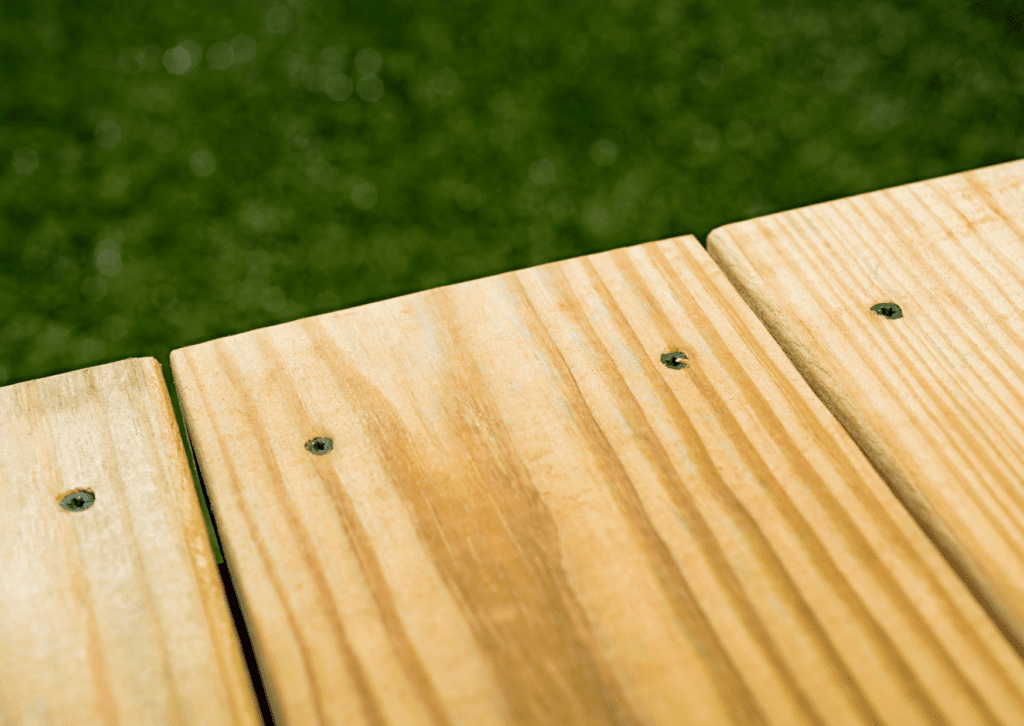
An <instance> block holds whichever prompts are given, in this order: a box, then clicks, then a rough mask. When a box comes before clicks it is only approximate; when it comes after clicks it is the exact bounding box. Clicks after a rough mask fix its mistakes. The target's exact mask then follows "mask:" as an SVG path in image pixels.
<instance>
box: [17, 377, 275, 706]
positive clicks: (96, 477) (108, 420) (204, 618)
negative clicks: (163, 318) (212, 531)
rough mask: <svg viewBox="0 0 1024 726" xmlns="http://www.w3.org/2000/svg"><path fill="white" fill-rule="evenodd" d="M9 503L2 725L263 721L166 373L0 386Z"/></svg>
mask: <svg viewBox="0 0 1024 726" xmlns="http://www.w3.org/2000/svg"><path fill="white" fill-rule="evenodd" d="M79 490H86V491H90V492H92V493H93V494H94V495H95V502H94V503H93V504H92V506H91V507H89V508H88V509H84V510H82V511H77V512H70V511H67V510H65V509H63V508H62V507H61V506H60V502H61V500H62V499H63V498H64V496H65V495H67V494H69V493H71V492H74V491H79ZM0 493H2V505H0V726H61V725H67V726H94V725H99V724H104V725H107V724H110V725H114V724H121V725H122V726H143V725H147V726H148V725H152V726H169V725H172V726H199V725H201V724H207V725H209V726H223V725H224V724H238V725H243V726H255V725H256V724H260V723H261V719H260V716H259V712H258V710H257V708H256V701H255V697H254V695H253V693H252V686H251V684H250V682H249V674H248V672H247V670H246V667H245V662H244V660H243V658H242V653H241V649H240V646H239V642H238V634H237V632H236V631H235V627H234V622H233V621H232V618H231V614H230V612H229V611H228V607H227V601H226V600H225V595H224V590H223V586H222V585H221V581H220V576H219V574H218V571H217V564H216V562H214V559H213V553H212V551H211V549H210V540H209V538H208V536H207V530H206V526H205V523H204V521H203V516H202V513H201V512H200V509H199V503H198V500H197V498H196V492H195V488H194V485H193V480H192V476H191V473H190V471H189V466H188V462H187V461H186V459H185V451H184V449H183V448H182V441H181V436H180V434H179V433H178V426H177V421H176V419H175V416H174V412H173V410H172V408H171V401H170V398H169V397H168V394H167V389H166V387H165V384H164V377H163V373H162V372H161V366H160V364H159V362H157V361H156V360H155V359H153V358H136V359H131V360H126V361H122V362H119V363H111V364H108V365H102V366H96V367H94V368H87V369H84V370H80V371H74V372H72V373H65V374H62V375H59V376H53V377H50V378H43V379H40V380H36V381H29V382H26V383H19V384H17V385H12V386H7V387H5V388H0Z"/></svg>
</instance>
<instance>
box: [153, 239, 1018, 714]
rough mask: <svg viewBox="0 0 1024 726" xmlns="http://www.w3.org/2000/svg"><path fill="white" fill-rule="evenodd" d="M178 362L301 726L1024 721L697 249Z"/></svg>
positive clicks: (486, 285) (945, 579) (834, 436)
mask: <svg viewBox="0 0 1024 726" xmlns="http://www.w3.org/2000/svg"><path fill="white" fill-rule="evenodd" d="M675 351H680V352H683V353H685V354H686V355H687V366H686V367H684V368H678V369H673V368H669V367H667V366H666V365H663V364H662V363H661V360H660V359H661V356H662V355H664V354H666V353H672V352H675ZM171 365H172V371H173V374H174V380H175V385H176V387H177V389H178V393H179V397H180V400H181V404H182V410H183V413H184V417H185V421H186V424H187V427H188V429H189V434H190V440H191V441H192V443H193V445H194V447H195V450H196V456H197V461H198V465H199V468H200V470H201V471H202V474H203V477H204V480H205V482H206V485H207V490H208V493H209V495H210V498H211V503H212V507H213V512H214V516H215V517H216V520H217V524H218V529H219V532H220V535H221V542H222V545H223V547H224V552H225V557H226V559H227V562H228V563H229V566H230V567H231V568H232V574H233V575H234V576H235V578H236V582H237V584H238V586H239V591H240V600H241V602H242V605H243V607H244V608H245V610H246V613H247V617H248V619H249V622H250V624H251V628H252V635H253V641H254V646H255V649H256V653H257V658H258V660H259V662H260V668H261V672H262V674H263V679H264V682H265V683H266V685H267V689H268V695H269V698H270V701H271V705H272V708H273V710H274V713H275V717H276V719H277V721H278V724H279V726H310V725H313V724H392V725H396V726H407V725H412V724H469V725H472V726H483V725H484V724H537V725H541V724H543V725H545V726H547V725H549V724H581V725H582V724H587V725H596V724H630V725H634V724H635V725H639V724H645V725H654V724H666V725H667V724H673V725H676V724H680V723H686V724H688V725H689V724H716V725H718V724H722V725H724V724H736V725H739V724H777V725H778V726H798V725H800V724H826V723H827V724H872V723H877V724H893V725H899V726H910V725H916V724H921V725H922V726H923V725H924V724H936V723H939V724H950V726H953V725H956V726H963V725H965V724H1007V725H1008V726H1009V725H1011V724H1018V723H1021V722H1024V667H1022V663H1021V661H1020V660H1019V658H1018V657H1017V655H1016V654H1015V653H1014V652H1013V650H1012V649H1011V648H1010V646H1009V644H1008V643H1007V642H1006V641H1005V640H1004V639H1003V638H1002V637H1001V636H1000V634H999V632H998V630H997V629H996V627H995V625H994V624H993V623H992V621H991V620H990V619H989V618H988V616H986V614H985V613H984V611H983V610H982V609H981V607H980V606H979V605H978V603H977V602H976V601H975V600H974V599H973V598H972V597H971V595H970V593H969V592H968V591H967V589H966V588H965V587H964V586H963V584H962V583H961V582H960V580H959V579H958V578H957V577H956V575H955V573H954V572H953V571H952V569H951V568H950V567H949V566H948V565H947V563H946V562H945V561H944V560H943V558H942V556H941V555H940V553H939V552H938V551H937V550H936V549H935V547H934V546H933V545H932V544H931V542H929V541H928V539H927V538H926V537H925V535H924V534H923V533H922V532H921V530H920V528H919V527H918V526H917V525H916V524H915V523H914V521H913V519H912V518H911V517H910V516H909V515H908V513H907V512H906V511H905V510H904V508H903V507H902V506H901V505H900V504H899V502H898V501H897V500H896V498H895V497H894V496H893V495H892V493H891V492H890V491H889V489H888V488H887V487H886V485H885V482H883V481H882V479H881V478H880V477H879V476H878V474H877V473H876V472H875V471H874V469H873V468H872V467H871V465H870V464H869V462H868V461H867V459H866V458H865V457H864V455H863V454H862V453H861V451H860V450H859V449H858V448H857V446H856V445H855V444H854V442H853V441H852V440H851V438H850V437H849V435H848V434H847V433H846V432H845V431H844V430H843V428H842V427H841V426H840V425H839V423H838V422H837V421H836V420H835V418H833V417H832V415H831V414H829V412H828V410H827V409H826V408H825V406H824V405H823V404H822V403H821V401H819V400H818V399H817V398H815V396H814V395H813V393H812V391H811V389H810V388H809V387H808V385H807V384H806V382H805V381H804V380H803V379H802V378H801V377H800V375H799V373H798V372H797V370H796V369H795V368H794V367H793V365H792V364H791V363H790V361H789V360H788V359H787V358H786V356H785V354H784V353H783V352H782V350H781V349H780V348H779V347H778V346H777V345H776V344H775V342H774V341H773V340H772V338H771V336H770V335H769V333H768V332H767V330H766V329H765V328H764V326H763V325H762V324H761V323H760V322H759V321H758V320H757V318H756V316H755V315H754V313H753V312H752V311H751V310H750V309H749V308H748V307H747V306H746V305H745V304H744V303H743V301H742V299H741V298H740V296H739V295H738V294H737V292H736V290H735V289H733V288H732V287H731V286H730V284H729V283H728V281H727V280H726V278H725V276H724V275H723V274H722V272H721V271H720V270H719V269H718V268H717V267H716V266H715V264H714V263H713V261H712V260H711V258H710V257H709V256H708V255H707V253H706V252H705V250H704V249H703V248H702V247H701V246H700V244H699V242H698V241H697V240H696V239H695V238H693V237H692V236H687V237H680V238H675V239H670V240H664V241H660V242H652V243H649V244H645V245H638V246H635V247H630V248H624V249H620V250H614V251H611V252H604V253H600V254H595V255H591V256H588V257H584V258H578V259H573V260H567V261H564V262H559V263H552V264H549V265H543V266H540V267H536V268H531V269H527V270H522V271H518V272H510V273H506V274H503V275H498V276H495V277H490V278H486V279H483V280H477V281H473V282H467V283H461V284H457V285H452V286H448V287H444V288H438V289H435V290H429V291H424V292H420V293H416V294H413V295H408V296H405V297H401V298H396V299H393V300H388V301H384V302H379V303H375V304H372V305H366V306H362V307H359V308H355V309H351V310H346V311H340V312H336V313H330V314H327V315H320V316H317V317H314V318H308V319H304V320H299V321H294V322H290V323H285V324H282V325H277V326H273V327H270V328H265V329H262V330H256V331H250V332H247V333H243V334H240V335H235V336H231V337H227V338H222V339H219V340H215V341H210V342H207V343H202V344H199V345H195V346H191V347H188V348H183V349H180V350H176V351H174V352H173V353H172V354H171ZM316 437H326V438H330V439H331V440H332V442H333V448H332V449H331V450H330V451H329V452H327V453H323V454H319V455H318V454H314V453H312V452H311V451H310V450H308V449H307V448H306V446H305V444H306V443H307V442H309V441H311V440H313V439H314V438H316Z"/></svg>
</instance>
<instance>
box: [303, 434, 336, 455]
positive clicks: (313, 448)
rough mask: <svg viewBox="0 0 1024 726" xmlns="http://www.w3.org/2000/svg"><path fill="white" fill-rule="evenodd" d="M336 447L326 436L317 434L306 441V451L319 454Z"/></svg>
mask: <svg viewBox="0 0 1024 726" xmlns="http://www.w3.org/2000/svg"><path fill="white" fill-rule="evenodd" d="M333 448H334V442H333V441H331V440H330V439H328V438H327V437H325V436H317V437H316V438H315V439H310V440H309V441H307V442H306V451H308V452H309V453H311V454H316V455H317V456H323V455H324V454H326V453H327V452H328V451H330V450H331V449H333Z"/></svg>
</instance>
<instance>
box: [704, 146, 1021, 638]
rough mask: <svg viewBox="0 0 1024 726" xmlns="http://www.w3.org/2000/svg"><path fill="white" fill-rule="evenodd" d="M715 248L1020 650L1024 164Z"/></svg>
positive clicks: (735, 231) (721, 235) (779, 223)
mask: <svg viewBox="0 0 1024 726" xmlns="http://www.w3.org/2000/svg"><path fill="white" fill-rule="evenodd" d="M708 251H709V253H710V254H711V256H712V258H714V259H715V260H716V262H717V263H718V264H719V265H720V266H721V268H722V269H723V271H724V272H725V274H726V275H727V276H728V278H729V279H730V280H731V281H732V283H733V284H734V285H735V286H736V288H737V289H738V290H739V292H740V294H741V295H742V296H743V298H744V299H745V300H746V301H747V303H748V304H749V305H750V306H751V308H753V309H754V310H755V311H756V312H757V315H758V316H759V317H760V319H761V320H762V321H763V322H764V324H765V325H766V326H767V328H768V330H769V331H771V334H772V335H773V336H774V337H775V339H776V340H777V341H778V342H779V343H780V344H781V345H782V347H783V349H784V350H785V351H786V352H787V354H788V356H789V357H790V358H791V359H792V361H793V363H794V364H795V365H796V367H797V369H799V371H800V372H801V373H802V374H803V376H804V378H805V379H806V380H807V381H808V383H809V384H810V385H811V388H813V389H814V391H815V392H816V393H817V395H818V396H819V397H820V398H821V400H822V401H824V402H825V404H826V405H827V406H828V408H829V410H831V411H832V413H833V414H834V415H835V416H836V418H837V419H838V420H839V421H840V422H841V423H842V425H843V426H844V428H845V429H846V430H847V431H848V432H849V433H850V435H851V436H852V437H853V438H854V440H855V441H856V442H857V444H858V445H859V446H860V448H861V449H862V450H864V452H865V453H866V454H867V455H868V457H869V458H870V459H871V461H872V462H873V463H874V465H875V467H876V468H877V470H878V471H879V472H880V473H881V475H882V477H883V478H884V479H885V481H886V482H888V484H889V486H890V487H892V489H893V491H895V492H896V493H897V494H898V496H899V497H900V499H901V500H902V501H903V503H904V504H905V505H906V506H907V508H908V509H909V510H910V511H911V512H912V513H913V515H914V516H915V518H916V519H917V521H918V522H919V523H920V524H921V526H922V527H923V528H924V529H925V531H926V532H927V533H928V534H929V536H930V537H931V538H932V540H933V541H934V542H935V543H936V545H938V547H939V548H940V549H941V551H942V552H943V553H944V554H945V555H946V557H947V559H948V560H949V561H950V563H951V564H952V565H953V566H954V568H955V569H956V570H957V571H958V572H959V573H960V574H961V575H962V577H963V579H964V581H965V582H966V583H967V584H968V585H969V586H970V588H971V589H972V591H973V592H974V594H975V595H976V596H977V597H978V599H979V600H980V601H981V602H982V603H983V605H984V606H985V608H986V609H987V610H988V612H989V614H990V615H991V616H992V617H993V618H994V619H995V620H996V622H997V623H998V624H999V626H1000V628H1001V629H1002V630H1003V632H1004V634H1005V635H1006V636H1007V638H1008V639H1010V641H1011V642H1012V643H1013V645H1014V647H1016V648H1017V651H1018V652H1019V653H1021V654H1024V365H1022V363H1021V358H1022V352H1024V161H1014V162H1010V163H1006V164H999V165H996V166H990V167H986V168H983V169H978V170H975V171H970V172H965V173H962V174H954V175H951V176H945V177H941V178H938V179H932V180H928V181H923V182H916V183H913V184H907V185H904V186H900V187H895V188H893V189H886V190H882V191H877V192H872V193H869V194H862V195H858V196H855V197H850V198H848V199H841V200H837V201H833V202H828V203H825V204H816V205H814V206H810V207H805V208H802V209H796V210H793V211H789V212H783V213H780V214H774V215H770V216H767V217H762V218H758V219H753V220H749V221H746V222H739V223H736V224H730V225H726V226H724V227H721V228H719V229H716V230H714V231H713V232H712V233H711V235H710V236H709V238H708ZM879 303H896V304H897V305H899V307H900V308H901V310H902V317H896V316H894V315H893V316H885V315H878V314H876V313H874V312H872V311H871V307H872V306H873V305H877V304H879Z"/></svg>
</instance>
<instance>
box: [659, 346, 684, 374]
mask: <svg viewBox="0 0 1024 726" xmlns="http://www.w3.org/2000/svg"><path fill="white" fill-rule="evenodd" d="M661 362H662V363H664V364H665V365H666V366H668V367H669V368H677V369H678V368H686V353H680V352H679V351H678V350H677V351H676V352H675V353H666V354H665V355H663V356H661Z"/></svg>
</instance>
